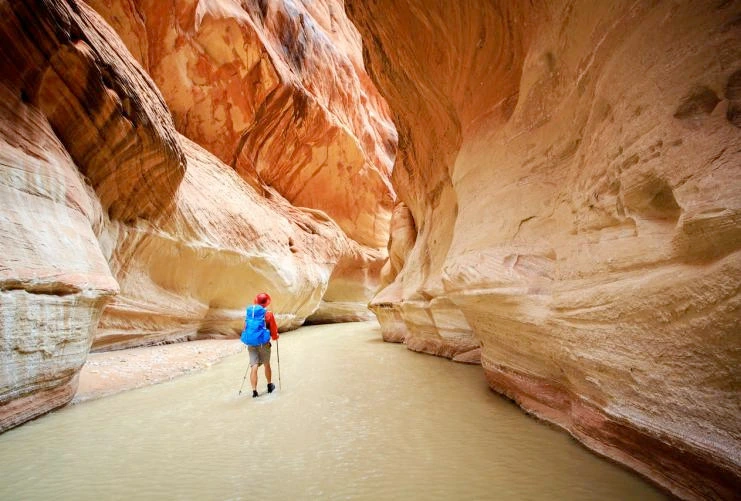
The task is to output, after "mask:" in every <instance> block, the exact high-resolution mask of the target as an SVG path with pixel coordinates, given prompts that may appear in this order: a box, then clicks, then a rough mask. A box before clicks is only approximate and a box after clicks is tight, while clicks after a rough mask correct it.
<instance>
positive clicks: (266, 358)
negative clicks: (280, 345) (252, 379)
mask: <svg viewBox="0 0 741 501" xmlns="http://www.w3.org/2000/svg"><path fill="white" fill-rule="evenodd" d="M247 351H249V352H250V367H252V366H253V365H262V364H269V363H270V342H267V343H265V344H261V345H260V346H248V347H247Z"/></svg>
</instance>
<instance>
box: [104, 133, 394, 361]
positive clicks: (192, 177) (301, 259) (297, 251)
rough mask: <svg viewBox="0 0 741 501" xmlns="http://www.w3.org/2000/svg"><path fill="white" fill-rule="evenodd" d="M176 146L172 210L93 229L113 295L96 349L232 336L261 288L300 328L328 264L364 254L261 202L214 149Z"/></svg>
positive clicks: (292, 211) (300, 213) (287, 323)
mask: <svg viewBox="0 0 741 501" xmlns="http://www.w3.org/2000/svg"><path fill="white" fill-rule="evenodd" d="M181 145H182V148H183V151H184V152H185V155H186V158H187V164H188V170H187V172H186V175H185V178H184V179H183V182H182V183H181V184H180V187H179V188H178V191H177V193H176V197H175V203H174V209H173V210H172V211H171V212H170V213H168V214H167V215H165V216H163V217H160V218H157V219H156V220H154V221H151V222H140V223H139V224H135V225H125V224H120V223H117V222H112V223H111V224H109V225H107V226H106V228H105V231H104V232H103V235H101V245H102V247H103V249H104V252H105V254H106V257H107V258H108V261H109V262H110V263H111V268H112V270H113V273H114V275H115V276H116V277H117V279H118V281H119V284H120V287H121V293H120V294H119V295H118V296H117V297H116V299H115V300H114V301H113V302H112V303H111V304H110V305H109V306H108V307H107V308H106V310H105V313H104V315H103V318H102V319H101V322H100V325H99V328H98V331H97V334H96V338H95V342H94V344H93V349H95V350H99V349H110V348H125V347H130V346H138V345H142V344H152V343H157V342H163V341H173V340H178V339H180V340H184V339H194V338H197V337H215V336H224V335H232V336H233V335H234V334H235V333H236V332H239V331H240V330H241V328H242V324H243V321H244V308H245V307H246V306H247V305H249V304H251V303H252V299H253V298H254V297H255V295H256V294H257V293H258V292H262V291H268V292H269V293H270V295H271V297H272V305H271V309H272V310H273V311H274V312H275V314H276V318H277V320H278V325H279V327H280V328H281V329H282V330H286V329H291V328H295V327H298V326H300V325H301V324H302V323H303V322H304V320H305V319H306V318H307V317H308V316H309V315H311V314H312V313H314V311H315V310H316V309H317V307H318V305H319V303H320V301H321V299H322V297H323V296H324V294H325V292H326V291H327V287H328V283H329V279H330V275H331V274H332V271H333V269H334V267H335V265H336V264H337V263H339V262H341V260H342V259H344V258H345V256H351V255H355V254H363V253H364V252H367V249H365V248H362V247H361V246H359V245H358V244H357V243H356V242H354V241H352V240H350V239H349V238H347V237H346V236H345V235H344V233H343V232H342V231H341V230H340V228H339V227H338V226H337V224H336V223H334V222H333V221H332V220H331V219H329V218H328V217H327V216H326V215H325V214H323V213H321V212H318V211H313V210H309V209H301V208H296V207H293V206H292V205H290V204H289V203H288V202H287V201H286V200H285V199H283V198H282V197H281V196H280V195H279V194H277V193H275V192H271V193H268V195H269V196H268V198H263V196H262V195H260V194H258V193H257V192H256V191H255V189H254V188H252V186H250V185H249V184H248V183H246V182H245V181H244V180H243V179H242V178H240V177H239V176H238V175H237V174H236V173H235V172H234V170H233V169H232V168H231V167H229V166H228V165H225V164H224V163H223V162H221V161H220V160H219V159H217V158H216V157H215V156H214V155H212V154H210V153H209V152H207V151H205V150H204V149H203V148H201V147H199V146H198V145H196V144H194V143H193V142H191V141H190V140H188V139H187V138H184V137H182V138H181ZM374 258H375V260H380V257H379V256H374Z"/></svg>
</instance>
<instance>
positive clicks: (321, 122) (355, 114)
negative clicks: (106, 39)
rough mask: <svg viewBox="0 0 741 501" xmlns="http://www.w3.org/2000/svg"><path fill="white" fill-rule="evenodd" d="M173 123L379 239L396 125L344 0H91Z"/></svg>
mask: <svg viewBox="0 0 741 501" xmlns="http://www.w3.org/2000/svg"><path fill="white" fill-rule="evenodd" d="M89 3H90V5H91V6H93V7H94V8H96V9H97V10H98V12H100V13H101V15H103V16H104V17H105V18H106V19H107V20H108V21H109V22H110V23H111V25H112V26H113V27H114V28H115V29H116V30H117V31H118V32H119V33H120V34H121V36H122V38H123V40H124V41H125V42H126V43H127V45H128V47H129V49H130V50H131V52H132V54H133V55H134V56H135V57H136V58H137V59H138V60H139V62H140V63H141V64H142V65H143V66H144V67H145V68H147V70H148V71H149V73H150V75H151V76H152V78H153V79H154V81H155V82H156V83H157V85H158V86H159V88H160V89H161V91H162V93H163V95H164V96H165V99H166V101H167V104H168V106H169V107H170V109H171V110H172V113H173V116H174V117H175V123H176V126H177V128H178V130H179V131H180V132H182V133H183V134H184V135H186V136H187V137H189V138H190V139H192V140H194V141H195V142H197V143H198V144H200V145H201V146H203V147H204V148H205V149H206V150H208V151H210V152H212V153H213V154H215V155H216V156H217V157H218V158H220V159H221V160H222V161H223V162H225V163H227V164H229V165H231V166H233V167H234V168H235V169H236V170H237V171H238V172H239V173H240V175H242V176H243V177H244V178H245V179H247V180H248V181H250V183H252V184H253V185H254V186H256V187H263V186H271V187H273V188H275V189H276V190H277V191H278V192H279V193H281V194H282V195H283V196H284V197H285V198H286V199H287V200H288V201H289V202H291V203H292V204H293V205H295V206H300V207H311V208H314V209H319V210H322V211H324V212H326V213H327V214H328V215H329V216H330V217H331V218H332V219H333V220H335V221H336V222H337V223H338V224H339V225H340V227H341V228H342V229H343V231H345V233H346V234H347V235H348V236H350V238H352V239H354V240H356V241H357V242H359V243H360V244H361V245H365V246H368V247H371V248H376V249H380V248H383V247H385V245H386V241H387V239H388V222H389V218H390V213H391V203H392V199H393V192H392V191H391V188H390V184H389V180H388V179H389V176H390V173H391V166H392V163H393V155H394V152H395V142H396V133H395V129H394V127H393V125H392V123H391V120H390V118H389V114H388V111H387V107H386V105H385V102H384V101H383V100H382V99H380V97H379V95H378V92H377V91H376V90H375V88H373V86H372V85H371V84H370V80H369V78H368V76H367V74H366V73H365V70H364V69H363V61H362V55H361V41H360V37H359V35H358V33H357V30H355V28H354V27H353V26H352V24H351V23H350V22H349V21H348V19H347V17H346V15H345V12H344V9H343V6H342V2H341V1H322V2H316V1H308V0H307V1H285V2H284V1H277V2H276V1H257V0H254V1H248V2H240V1H236V0H209V1H196V0H178V1H177V2H161V1H159V0H92V1H91V2H89Z"/></svg>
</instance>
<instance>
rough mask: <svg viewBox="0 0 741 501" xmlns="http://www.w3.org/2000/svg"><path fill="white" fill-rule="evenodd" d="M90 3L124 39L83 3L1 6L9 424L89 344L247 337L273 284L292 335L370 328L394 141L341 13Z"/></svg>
mask: <svg viewBox="0 0 741 501" xmlns="http://www.w3.org/2000/svg"><path fill="white" fill-rule="evenodd" d="M92 3H93V4H94V5H95V7H96V8H98V9H99V10H101V11H102V12H104V14H106V15H107V16H108V17H109V19H110V20H111V23H112V24H113V26H114V27H115V30H116V31H117V32H118V33H120V34H121V37H122V38H123V40H124V41H125V44H126V45H125V44H124V41H122V40H121V39H120V38H119V37H118V35H117V33H116V31H114V29H113V28H111V26H109V25H108V24H106V22H105V21H104V20H103V19H102V18H101V17H100V16H99V15H98V14H97V13H96V12H95V11H94V10H92V9H91V8H90V7H88V6H87V5H86V4H85V3H83V2H81V1H76V0H33V1H30V2H0V14H1V15H2V16H1V17H0V47H2V51H1V52H0V69H2V75H3V76H2V80H0V126H1V127H0V142H2V148H0V206H2V211H0V236H2V237H3V238H2V243H0V247H2V248H1V249H0V250H2V255H3V256H4V258H3V262H2V265H1V266H0V300H1V303H0V310H2V316H1V317H0V333H1V334H2V336H1V337H0V342H1V343H2V344H0V357H2V372H1V373H0V375H1V376H2V377H1V379H0V431H3V430H5V429H7V428H9V427H12V426H15V425H17V424H19V423H21V422H24V421H26V420H28V419H31V418H33V417H35V416H38V415H39V414H42V413H43V412H46V411H48V410H50V409H52V408H54V407H58V406H60V405H63V404H65V403H66V402H68V401H69V400H70V399H71V398H72V395H73V394H74V391H75V389H76V386H77V374H78V372H79V369H80V367H81V366H82V364H83V363H84V361H85V358H86V356H87V353H88V350H90V349H91V347H92V349H94V350H107V349H118V348H126V347H131V346H139V345H146V344H156V343H162V342H173V341H178V340H185V339H194V338H203V337H222V336H235V335H236V334H237V333H238V332H239V331H240V330H241V326H242V321H243V308H244V307H245V306H246V305H247V304H249V303H250V302H251V300H252V298H253V297H254V295H255V293H257V292H259V291H261V290H267V291H269V292H270V293H271V295H272V297H273V304H272V306H273V309H274V311H275V312H276V317H277V319H278V323H279V326H280V328H281V329H284V330H285V329H290V328H294V327H296V326H298V325H301V324H302V323H303V322H304V321H305V320H306V319H307V318H310V317H311V318H312V319H313V321H337V320H348V319H362V318H366V317H367V315H368V312H367V308H366V304H367V302H368V301H369V300H370V299H371V297H372V294H373V291H374V290H375V289H376V288H377V284H378V276H379V271H380V267H381V265H382V263H383V262H384V260H385V258H386V255H387V254H386V249H385V240H386V239H387V232H388V220H389V216H390V209H391V198H392V196H393V192H392V191H391V189H390V185H389V182H388V173H389V171H390V167H391V157H392V155H393V149H394V144H395V133H394V130H393V127H392V126H391V123H390V121H389V119H388V112H387V111H386V108H385V104H384V102H383V101H382V100H381V99H380V97H379V96H378V94H377V93H375V91H374V90H373V88H372V86H371V85H370V83H369V80H368V77H367V75H365V73H364V72H363V71H362V61H361V59H360V39H359V36H358V34H357V32H356V31H355V30H354V29H352V27H351V26H350V25H349V24H348V22H347V19H346V18H345V17H344V13H343V11H342V10H341V9H340V10H339V11H337V10H336V9H337V7H336V6H332V5H333V4H330V3H326V4H325V3H309V4H307V6H306V7H303V6H301V5H299V6H298V7H294V6H293V4H292V3H290V2H289V3H287V4H286V5H283V4H282V3H279V2H270V6H269V8H266V4H259V5H258V4H255V5H256V6H257V7H255V8H253V7H249V6H247V7H244V8H243V7H242V6H241V5H238V4H237V3H235V2H228V1H223V2H216V1H212V2H189V1H185V0H183V1H182V2H175V3H174V4H173V3H170V4H167V5H165V4H163V3H162V2H146V1H142V2H125V1H121V2H102V1H101V2H92ZM260 5H262V7H260ZM163 7H166V8H165V9H164V10H163V11H161V12H160V11H158V10H157V9H160V8H163ZM106 8H107V9H108V10H106ZM297 8H298V9H300V12H299V11H296V9H297ZM255 9H257V10H255ZM335 11H336V12H337V14H336V15H335V14H333V12H335ZM144 13H146V14H148V15H146V16H145V15H143V14H144ZM254 16H258V17H259V21H260V25H259V28H258V27H257V25H255V24H254V23H255V22H256V19H257V18H255V17H254ZM145 21H148V22H151V23H152V24H146V23H145ZM263 23H264V24H263ZM279 28H280V29H281V31H280V33H275V34H273V33H270V30H271V29H279ZM289 28H290V29H293V30H294V32H293V35H295V36H296V37H297V38H296V40H294V41H293V42H291V43H290V44H289V43H288V41H286V40H283V39H281V38H280V37H281V36H283V35H285V33H287V32H288V31H286V30H289ZM320 28H321V29H320ZM327 30H328V31H327ZM299 32H300V33H299ZM327 33H331V38H332V40H334V41H333V42H332V43H330V40H329V39H328V38H327V37H329V36H330V35H328V34H327ZM160 35H161V36H160ZM275 44H278V46H275ZM299 45H300V47H299ZM127 46H128V49H127ZM296 47H299V48H301V47H303V48H304V49H306V48H308V49H310V50H311V51H312V55H311V57H312V58H316V61H314V62H311V60H310V61H309V62H306V61H303V60H301V61H298V60H295V61H294V59H295V58H296V57H298V56H296V55H295V54H294V53H293V52H292V51H293V50H294V49H296ZM129 49H130V50H131V51H132V52H133V56H132V54H131V53H130V52H129ZM289 49H290V50H289ZM302 50H303V49H302ZM276 51H278V52H276ZM280 51H283V52H280ZM315 52H316V54H315ZM325 52H326V53H325ZM247 53H249V54H250V55H249V56H248V55H246V54H247ZM305 55H306V54H304V55H303V56H305ZM253 56H255V57H257V59H258V60H253V59H251V58H252V57H253ZM303 56H301V57H303ZM245 58H246V59H245ZM288 59H290V60H291V61H290V63H291V64H289V62H288ZM294 63H295V64H298V67H297V66H295V65H292V64H294ZM148 71H151V72H152V74H153V76H154V79H152V78H150V76H149V75H148ZM261 72H262V73H261ZM340 74H341V75H342V78H344V79H345V80H343V82H346V83H347V88H346V89H344V88H342V87H341V86H339V87H337V86H335V84H334V81H333V80H334V79H335V78H340V76H339V75H340ZM260 75H262V76H260ZM263 77H264V78H263ZM155 82H156V84H155ZM263 84H264V85H263ZM158 85H159V86H161V88H162V91H163V92H162V94H160V89H159V88H158ZM335 88H337V89H340V90H338V91H336V90H333V89H335ZM263 90H265V91H266V92H268V94H270V96H277V97H276V98H275V99H273V98H268V96H267V95H263V94H262V92H263ZM162 95H164V96H165V97H164V98H163V97H162ZM361 99H364V100H365V102H364V106H361V107H358V106H356V104H357V102H358V101H360V100H361ZM231 103H233V104H231ZM294 103H299V104H298V105H295V106H294ZM296 106H298V107H296ZM271 110H272V111H271ZM222 112H224V113H228V114H229V117H230V118H229V119H228V120H224V119H223V117H222ZM240 114H243V116H242V115H240ZM303 114H306V116H311V117H312V118H311V121H310V122H309V121H308V119H307V121H306V122H304V121H303V120H304V118H306V116H304V115H303ZM173 116H174V120H173ZM240 116H241V118H240ZM231 117H234V121H232V118H231ZM178 128H179V129H180V130H181V131H182V132H184V133H185V134H186V135H188V136H190V137H191V139H196V140H199V141H201V142H202V144H203V146H205V148H204V147H201V146H199V145H198V144H196V143H195V142H193V141H192V140H191V139H188V138H186V137H184V136H182V135H181V134H180V133H179V132H178ZM258 138H259V140H258ZM312 138H313V139H312ZM268 143H269V144H271V146H270V147H269V148H267V147H266V146H265V145H266V144H268ZM307 145H308V146H307ZM222 146H223V147H222ZM230 148H231V149H230ZM299 148H302V152H303V153H302V154H301V156H300V158H299V156H296V155H295V154H294V150H297V149H299ZM306 148H308V149H306ZM312 148H316V149H317V151H322V152H325V153H326V155H325V156H318V155H315V154H314V152H313V150H312ZM209 150H210V151H209ZM266 152H269V153H266ZM219 156H221V157H222V158H224V159H226V160H227V161H228V162H229V163H228V164H227V163H224V162H223V161H222V159H220V158H219ZM247 160H249V162H252V163H250V164H249V166H248V165H247V164H246V163H245V162H246V161H247ZM255 166H257V167H255ZM289 167H290V169H291V171H290V173H289V172H288V171H286V170H285V169H288V168H289ZM271 176H274V178H271ZM329 180H333V183H334V184H333V183H330V182H329ZM315 183H318V184H315ZM296 187H298V188H296ZM294 188H295V189H296V190H297V191H296V192H291V190H292V189H294ZM302 190H305V191H302ZM301 193H304V194H303V195H302V194H301ZM315 202H316V203H315ZM304 206H305V207H304ZM325 209H326V210H325ZM327 211H329V212H331V213H332V214H328V212H327ZM335 218H336V219H335Z"/></svg>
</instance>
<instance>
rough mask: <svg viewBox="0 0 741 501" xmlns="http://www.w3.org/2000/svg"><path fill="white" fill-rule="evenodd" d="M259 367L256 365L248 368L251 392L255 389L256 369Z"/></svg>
mask: <svg viewBox="0 0 741 501" xmlns="http://www.w3.org/2000/svg"><path fill="white" fill-rule="evenodd" d="M258 367H259V366H258V365H257V364H255V365H253V366H252V367H250V383H252V390H253V391H254V390H256V389H257V368H258Z"/></svg>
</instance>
